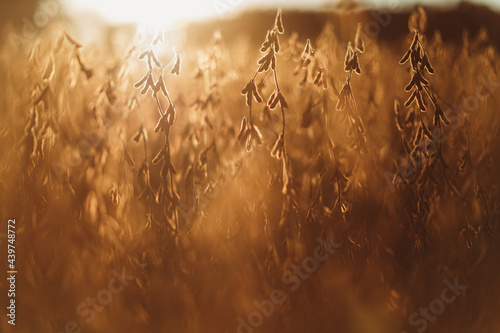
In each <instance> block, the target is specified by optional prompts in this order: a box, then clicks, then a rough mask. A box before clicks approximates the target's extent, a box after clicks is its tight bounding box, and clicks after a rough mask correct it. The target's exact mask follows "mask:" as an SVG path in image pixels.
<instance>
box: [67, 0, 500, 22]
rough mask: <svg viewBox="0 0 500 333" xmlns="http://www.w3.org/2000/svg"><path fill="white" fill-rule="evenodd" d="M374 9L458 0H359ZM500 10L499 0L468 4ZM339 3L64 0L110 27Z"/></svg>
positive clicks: (310, 0) (69, 8)
mask: <svg viewBox="0 0 500 333" xmlns="http://www.w3.org/2000/svg"><path fill="white" fill-rule="evenodd" d="M358 1H359V2H361V3H366V4H373V5H376V6H381V7H384V6H388V5H389V4H391V5H392V6H395V7H396V8H397V7H398V6H411V5H414V4H415V3H417V2H418V3H422V4H436V3H439V4H444V5H454V4H458V3H459V0H441V1H436V0H419V1H417V0H358ZM471 1H472V2H476V3H486V4H488V5H491V6H492V7H494V8H496V9H500V0H471ZM338 2H339V0H141V1H138V0H65V4H66V9H67V12H68V13H69V14H73V15H75V16H78V15H79V14H81V13H82V12H84V11H89V12H94V13H98V14H99V15H100V16H102V17H103V18H104V19H106V20H107V21H109V22H113V23H124V22H138V23H146V22H147V23H152V24H164V25H172V24H175V23H176V22H181V21H193V20H202V19H207V18H216V17H226V16H228V15H231V14H236V13H238V12H241V11H243V10H245V9H249V8H252V9H255V8H276V7H278V6H279V7H283V8H284V9H286V8H309V9H319V8H321V7H322V6H323V5H335V4H337V3H338Z"/></svg>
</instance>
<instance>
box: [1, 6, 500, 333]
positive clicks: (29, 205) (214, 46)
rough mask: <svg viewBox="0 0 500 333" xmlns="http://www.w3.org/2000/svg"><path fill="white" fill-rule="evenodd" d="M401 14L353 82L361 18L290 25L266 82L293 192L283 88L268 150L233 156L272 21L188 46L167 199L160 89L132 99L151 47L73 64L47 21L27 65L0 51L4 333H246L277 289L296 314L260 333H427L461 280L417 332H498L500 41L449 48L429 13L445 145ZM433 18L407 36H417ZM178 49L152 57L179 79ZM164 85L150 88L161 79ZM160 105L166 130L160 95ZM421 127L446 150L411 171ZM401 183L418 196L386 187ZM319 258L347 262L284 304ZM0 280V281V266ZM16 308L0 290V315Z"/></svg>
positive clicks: (137, 43)
mask: <svg viewBox="0 0 500 333" xmlns="http://www.w3.org/2000/svg"><path fill="white" fill-rule="evenodd" d="M419 13H421V12H419ZM409 14H410V13H402V14H399V15H397V16H393V17H394V20H393V21H392V23H391V24H389V25H388V26H387V27H384V28H383V29H381V33H380V34H379V35H377V36H372V37H370V36H367V35H366V34H364V35H362V36H361V37H362V39H364V45H365V50H364V52H363V53H361V52H357V56H358V61H359V65H360V68H361V74H360V75H357V74H354V73H352V72H351V73H348V72H346V71H345V63H344V61H345V59H344V57H345V52H346V46H347V45H348V42H351V43H352V44H351V45H352V46H354V43H355V35H356V28H357V24H358V22H359V23H361V27H362V28H361V29H362V30H361V31H364V30H363V27H364V26H366V25H367V24H369V22H373V20H374V19H373V17H371V16H370V15H369V13H357V14H352V13H349V12H343V13H342V14H335V15H334V14H332V20H331V21H332V23H331V24H323V21H321V29H320V30H316V29H313V28H310V27H312V26H316V25H317V22H318V21H315V20H314V19H312V18H314V16H313V15H311V16H307V15H305V14H304V16H298V17H302V18H304V17H309V18H311V17H312V18H311V21H310V22H309V23H307V22H298V21H297V20H298V17H297V18H295V16H294V20H293V21H292V19H291V18H290V17H288V16H287V11H286V10H285V11H284V12H283V25H284V29H285V31H284V33H283V34H279V41H280V45H281V48H280V50H279V52H278V53H277V58H276V59H277V60H276V72H277V80H278V82H279V85H280V89H281V92H282V93H283V96H284V97H285V98H286V102H287V104H288V108H287V109H285V110H284V112H285V115H286V126H285V127H286V132H285V147H286V158H287V164H286V165H287V168H286V172H285V173H284V172H283V164H282V163H283V161H284V158H285V157H282V158H281V159H277V158H274V157H272V156H271V151H272V149H273V145H274V144H275V141H276V139H277V138H278V137H279V134H280V133H281V131H282V114H281V111H280V107H279V106H278V107H277V108H276V109H274V110H269V109H268V108H266V101H267V100H268V98H269V96H270V95H271V94H272V93H273V90H274V84H275V83H274V81H273V75H267V74H268V73H271V70H269V71H268V72H265V73H261V74H260V75H259V76H257V79H256V83H258V89H259V92H260V94H261V95H262V97H263V100H264V101H263V102H261V103H256V102H255V101H254V102H253V103H252V119H253V123H254V125H256V126H258V128H259V129H260V132H261V135H262V137H261V138H260V140H261V143H260V144H255V143H254V144H253V145H249V146H248V149H246V148H245V147H244V146H242V145H241V143H240V142H239V140H238V134H239V129H240V123H241V121H242V118H243V115H246V116H247V119H250V115H249V108H248V106H247V105H246V104H245V97H244V96H242V94H241V91H242V89H243V88H244V87H245V85H247V83H248V81H249V80H250V79H251V78H252V77H253V76H254V74H255V72H256V70H257V69H258V67H259V66H258V65H257V61H258V60H259V58H260V57H261V56H262V55H264V54H263V53H261V52H259V48H260V46H261V43H262V42H263V41H264V40H265V37H266V31H267V30H268V29H272V28H273V24H274V20H275V14H274V13H273V14H272V15H271V14H269V13H261V14H257V13H253V14H248V16H243V18H242V19H240V20H238V19H237V20H234V21H233V22H232V24H234V30H232V31H231V29H230V28H231V25H229V23H221V24H220V25H221V27H222V28H221V31H220V32H219V33H218V32H216V29H217V28H218V26H217V24H213V25H204V26H202V27H200V26H198V27H192V28H190V29H191V30H189V29H188V30H187V32H186V34H185V36H187V38H186V40H185V42H184V43H183V44H182V45H178V46H177V48H176V52H178V53H179V56H180V59H181V68H180V73H179V75H170V74H169V73H170V67H169V68H168V71H166V72H165V73H166V74H165V75H164V80H165V85H166V88H167V89H168V92H169V97H170V98H171V99H172V101H173V103H175V108H176V118H175V122H174V123H173V125H172V126H171V128H170V132H169V136H168V143H169V146H170V156H171V162H172V165H173V166H174V167H175V170H176V173H175V174H174V173H173V172H172V171H170V172H171V173H170V174H169V175H171V176H172V178H171V179H170V180H171V182H170V181H169V178H168V177H166V178H164V177H163V176H162V175H163V173H162V172H164V171H162V170H161V169H162V163H159V164H153V163H152V161H153V159H154V157H155V155H156V154H157V153H158V151H160V150H161V149H162V147H163V145H164V141H165V137H164V135H163V134H162V133H161V132H160V133H155V132H154V129H155V126H156V125H157V123H158V119H159V114H158V105H157V103H156V100H155V98H154V97H153V96H152V94H151V90H149V91H148V92H147V93H146V94H145V95H142V94H140V89H137V88H135V87H134V84H135V83H136V82H137V81H139V80H140V79H141V78H142V77H143V76H144V74H146V73H147V72H148V66H147V65H146V62H144V61H142V60H139V59H138V56H139V55H140V54H141V53H142V52H143V51H144V50H145V49H147V48H148V46H149V45H150V41H151V40H152V39H154V38H155V36H156V34H155V33H147V32H145V33H141V34H137V35H135V36H133V37H132V36H130V37H129V38H128V39H127V38H125V39H123V40H125V41H124V42H117V40H118V39H113V38H110V39H108V38H107V37H106V38H103V41H101V43H102V42H104V43H105V44H98V43H96V44H90V45H78V43H79V41H78V40H77V39H75V37H72V34H71V33H70V32H68V33H67V32H64V30H63V23H61V22H59V21H54V22H53V23H51V24H50V25H49V26H47V27H46V28H45V29H43V31H41V32H40V34H39V35H38V37H37V39H36V40H35V41H34V43H33V45H30V47H29V48H28V54H26V53H25V52H24V51H25V50H24V48H23V47H19V46H16V45H15V43H14V44H12V43H10V42H9V41H8V40H4V42H3V44H2V46H1V48H0V80H1V82H2V95H1V97H0V110H1V112H2V117H1V119H2V120H1V122H0V136H1V138H2V139H1V141H0V150H1V152H2V154H1V155H0V158H1V161H0V180H1V182H0V186H1V191H0V200H1V210H2V224H1V225H2V226H5V224H6V223H4V221H5V222H6V221H7V219H8V218H15V219H16V221H17V229H16V231H17V240H16V249H17V251H16V258H17V259H16V266H17V268H18V271H19V273H18V280H17V292H16V303H17V317H16V319H17V320H16V326H15V327H12V326H11V325H8V324H7V320H6V316H5V315H4V313H2V320H1V321H0V328H1V330H0V331H1V332H73V331H74V332H79V331H78V330H79V329H80V330H81V332H236V331H237V330H238V326H239V321H238V318H239V317H241V318H244V320H246V321H247V322H248V317H249V315H251V313H253V312H255V311H256V310H257V307H256V305H255V304H254V301H257V302H258V303H262V302H264V301H265V300H268V299H269V297H270V294H271V292H272V291H273V290H276V289H278V290H282V291H283V292H284V294H285V296H286V300H285V301H284V303H283V304H279V305H276V306H275V308H274V310H273V311H272V314H271V315H270V316H269V317H267V316H263V318H264V320H263V323H262V325H258V327H255V328H251V331H255V332H401V331H407V332H417V329H418V328H421V327H422V326H421V325H411V323H409V317H410V316H411V315H412V313H414V312H418V311H419V308H421V307H427V306H428V305H429V303H430V302H431V301H432V300H434V299H436V298H439V297H440V295H441V294H442V290H443V288H444V287H445V286H446V285H445V284H444V283H443V281H444V280H448V281H454V280H455V279H458V281H459V282H460V284H461V285H466V286H467V289H466V290H465V291H464V292H463V293H462V294H461V295H460V296H458V297H456V300H454V301H453V302H452V303H451V304H446V308H445V309H444V311H443V312H442V313H441V314H440V315H438V316H436V318H435V320H434V321H428V325H426V329H425V331H426V332H498V331H500V322H499V320H498V315H497V314H498V312H499V310H500V303H499V301H498V299H499V297H500V289H499V286H498V284H497V281H499V275H500V270H499V268H500V260H499V258H500V257H499V255H498V251H499V248H498V244H499V242H498V234H497V232H498V231H497V227H498V212H499V207H500V206H499V199H500V197H499V194H500V192H499V188H498V178H499V175H498V172H497V170H498V165H500V160H499V159H500V154H499V152H498V145H499V143H500V142H499V141H500V138H499V124H500V122H499V118H498V115H497V106H498V103H499V102H500V98H499V88H500V77H499V75H498V74H497V72H498V50H497V48H496V46H497V40H496V38H497V37H496V35H495V31H488V29H487V28H484V29H478V28H477V27H476V29H473V30H472V31H471V32H469V33H467V32H465V31H467V30H466V29H463V31H462V29H460V30H461V31H456V32H453V34H452V33H450V32H448V33H445V34H443V35H441V34H440V33H439V32H437V31H438V30H436V28H435V27H436V25H438V24H442V23H440V22H439V19H440V17H441V16H439V15H437V14H435V13H434V12H432V11H431V12H430V14H429V15H428V17H429V21H428V28H427V29H421V33H422V35H421V36H422V45H423V47H424V48H425V51H426V54H427V55H428V57H429V61H430V63H431V64H432V66H433V68H434V70H435V74H433V75H430V74H428V73H427V74H425V77H426V78H427V80H428V81H429V82H430V84H429V89H430V91H431V93H432V94H431V96H435V98H436V99H437V101H438V103H439V105H440V106H441V108H442V109H443V111H444V112H445V114H446V117H447V118H448V120H449V121H450V124H449V126H445V125H444V124H443V122H439V124H438V125H436V124H434V123H433V116H434V112H435V107H434V106H433V105H432V103H431V100H430V99H429V97H426V96H424V99H425V103H426V106H427V111H426V112H420V111H419V109H418V106H417V104H416V103H414V104H412V105H411V106H409V107H404V106H403V104H404V103H405V101H406V100H407V99H408V97H409V96H410V93H408V92H405V86H406V85H407V84H408V82H409V81H410V74H411V72H410V69H409V68H410V65H409V64H408V63H406V64H404V65H400V64H399V60H400V59H401V58H402V57H403V55H404V54H405V52H406V51H407V50H408V49H409V47H410V44H411V43H412V38H413V33H411V32H410V31H409V29H408V24H407V23H406V22H408V17H409ZM259 15H260V16H259ZM294 15H296V14H294ZM421 15H422V14H420V16H418V15H417V16H412V19H410V25H412V24H416V26H417V27H421V28H424V26H423V25H422V24H423V23H422V22H423V20H424V19H422V18H421ZM443 15H445V14H443ZM245 17H246V19H245ZM256 17H259V19H258V20H257V19H256ZM250 18H252V19H250ZM247 21H248V22H249V23H248V28H246V29H244V27H245V25H244V24H243V23H246V22H247ZM325 21H329V20H328V15H326V19H325ZM314 22H316V23H314ZM415 22H416V23H415ZM419 22H420V23H419ZM464 22H467V21H466V20H464ZM484 23H485V24H486V23H487V22H486V21H485V22H484ZM224 24H225V25H224ZM419 24H420V25H419ZM467 24H468V23H464V26H466V25H467ZM476 26H477V24H476ZM242 27H243V28H242ZM290 27H294V28H290ZM301 27H302V29H301ZM219 28H220V27H219ZM5 29H9V28H8V27H6V28H5ZM65 29H66V30H68V31H70V30H71V29H70V28H69V29H68V28H67V27H66V28H65ZM294 32H296V33H294ZM4 36H5V35H4ZM106 36H113V31H111V32H110V33H109V34H107V35H106ZM196 36H198V37H196ZM443 36H444V37H443ZM307 39H310V40H311V44H312V47H313V48H314V49H316V53H315V58H314V59H316V60H317V61H319V64H320V67H321V68H323V70H324V78H323V80H325V81H327V83H328V86H327V89H323V87H321V86H319V85H315V84H314V82H312V81H314V79H315V74H317V73H318V72H317V68H318V67H314V66H315V63H313V64H311V66H309V67H307V68H305V67H304V68H302V69H301V68H300V66H301V64H303V62H304V57H303V50H304V47H305V45H306V41H307ZM118 41H122V40H121V39H120V40H118ZM168 41H169V36H165V39H164V41H163V42H159V43H157V44H155V45H153V46H152V49H153V50H154V52H155V54H156V56H157V58H158V60H159V62H160V63H161V64H162V65H166V64H168V63H169V62H170V60H171V59H172V58H174V59H175V54H174V52H173V51H172V45H169V43H168ZM306 58H307V57H306ZM162 68H163V67H158V68H156V67H155V68H153V70H152V72H153V76H154V78H155V81H156V79H158V76H159V74H160V71H161V69H162ZM298 69H300V70H298ZM297 71H298V73H297ZM306 71H309V73H310V74H309V75H310V76H309V77H304V75H305V73H306ZM351 74H352V77H351V79H350V83H351V88H352V93H353V96H354V98H355V105H356V110H355V112H356V113H357V114H358V115H359V119H361V121H362V123H363V124H364V126H363V127H364V133H362V132H360V131H359V127H357V126H356V124H353V123H352V121H351V122H350V121H349V119H352V117H353V112H354V111H353V110H352V108H350V106H352V104H349V105H348V107H347V108H345V109H343V110H340V111H339V110H338V109H337V103H338V99H339V94H340V92H341V90H342V88H343V86H344V84H345V82H346V79H347V78H348V77H350V76H351ZM304 78H305V79H304ZM301 82H302V83H301ZM395 101H399V104H400V110H399V113H400V116H399V119H400V120H399V121H400V122H401V124H402V130H401V131H399V130H398V127H397V124H396V123H397V121H396V120H395V117H396V116H395V112H394V104H395ZM159 102H160V105H161V110H162V112H163V111H165V110H166V109H167V106H168V104H167V99H166V96H164V95H161V94H159ZM421 121H422V122H424V123H425V124H426V126H427V127H428V128H429V130H430V131H432V133H433V134H435V133H441V132H439V131H440V129H441V130H442V133H441V134H440V137H442V138H444V139H443V140H441V141H435V142H434V144H436V145H437V146H438V147H439V152H440V153H441V155H442V159H439V161H437V160H436V161H437V162H435V161H434V162H433V157H431V156H427V157H426V158H424V159H423V160H422V162H420V163H419V164H418V165H417V167H416V168H414V170H415V171H413V172H412V171H407V169H406V167H410V168H411V163H412V162H411V159H410V158H408V152H407V151H406V150H405V146H410V148H415V146H418V147H421V148H422V149H423V150H425V149H424V145H425V146H426V147H425V148H427V146H428V145H432V144H433V140H431V139H430V138H429V137H427V138H426V139H422V140H421V142H422V143H421V144H419V143H416V141H415V140H414V139H415V137H416V136H417V135H418V134H417V132H418V131H419V129H418V128H419V126H420V122H421ZM358 124H359V123H358ZM436 131H437V132H436ZM139 133H141V134H140V135H139ZM362 141H363V142H365V144H366V148H364V149H363V148H362V145H361V144H360V142H362ZM403 141H404V143H403ZM353 143H356V144H357V145H353ZM243 144H245V143H243ZM422 154H424V155H425V152H424V153H422ZM422 154H418V156H420V158H421V156H422ZM400 166H401V167H400ZM405 166H406V167H405ZM144 168H146V169H144ZM398 168H400V170H402V172H403V173H405V172H406V175H407V176H408V180H407V181H406V182H407V183H406V184H405V183H404V182H403V180H404V179H401V177H400V178H399V180H400V181H399V182H398V181H397V180H398V179H397V178H398V177H396V183H393V178H394V175H395V173H396V172H397V170H398ZM144 170H146V172H143V171H144ZM403 178H404V177H403ZM287 179H288V183H286V180H287ZM284 182H285V183H284ZM284 187H285V190H284V189H283V188H284ZM148 188H151V192H149V190H148ZM145 191H146V192H145ZM176 193H177V195H176ZM148 194H149V196H148ZM2 228H4V227H2ZM4 230H5V232H6V230H7V227H6V226H5V228H4V229H3V230H1V231H0V233H3V232H4ZM318 238H320V239H322V240H323V241H325V242H332V243H335V244H339V247H338V249H336V250H335V251H334V252H333V253H332V254H331V255H329V256H328V260H326V261H325V262H323V263H321V264H320V265H319V267H318V268H316V269H314V270H313V272H311V273H310V274H308V275H307V277H306V278H300V286H299V287H298V288H297V289H296V290H292V289H291V284H290V283H287V282H286V281H284V280H286V278H285V279H284V276H287V277H288V278H290V276H292V275H293V276H295V275H296V273H291V272H294V267H296V266H297V265H299V266H300V265H301V263H302V262H303V260H304V259H305V258H307V257H312V256H313V254H314V253H315V249H316V247H317V245H318V242H317V239H318ZM6 240H7V239H6V238H5V237H4V238H0V241H1V246H2V248H4V247H6ZM2 251H4V250H2ZM4 265H5V266H4ZM0 267H1V268H2V271H6V260H4V259H3V256H2V261H1V264H0ZM117 272H118V273H117ZM122 272H126V275H128V276H133V277H134V278H133V279H132V278H131V279H130V280H129V282H128V284H127V285H125V286H124V288H123V289H122V290H121V291H120V292H118V293H116V294H113V295H112V300H111V301H110V302H109V304H106V305H104V306H102V308H100V310H101V311H97V310H96V311H94V313H95V316H93V317H92V319H91V320H88V321H87V320H86V319H88V318H90V317H89V315H81V312H80V313H79V312H78V308H79V306H80V305H81V304H82V303H86V302H87V300H88V298H89V297H90V298H96V296H97V295H99V292H100V291H101V290H103V289H108V288H109V282H110V281H111V280H112V279H116V274H121V273H122ZM290 274H292V275H290ZM294 274H295V275H294ZM6 290H7V284H6V282H5V279H0V292H1V295H2V298H1V299H2V302H3V299H4V298H3V297H4V294H6ZM2 308H5V307H4V304H3V303H2ZM89 308H90V307H86V308H85V309H89ZM68 322H74V325H73V324H70V325H69V326H67V325H68ZM68 327H70V328H69V329H68ZM240 331H241V332H248V331H249V330H248V329H246V330H245V329H242V330H240Z"/></svg>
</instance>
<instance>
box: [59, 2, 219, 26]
mask: <svg viewBox="0 0 500 333" xmlns="http://www.w3.org/2000/svg"><path fill="white" fill-rule="evenodd" d="M66 3H67V9H68V11H69V12H71V13H73V14H76V13H85V12H87V13H96V14H98V15H99V16H100V17H102V18H103V19H104V20H106V21H107V22H109V23H110V24H125V23H137V24H139V25H146V26H154V27H158V28H160V27H161V28H167V29H168V28H175V26H176V25H178V24H181V23H185V22H191V21H197V20H203V19H206V18H209V17H212V16H213V15H214V9H213V6H212V3H211V1H207V0H178V1H162V0H142V1H137V0H69V1H67V2H66Z"/></svg>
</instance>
